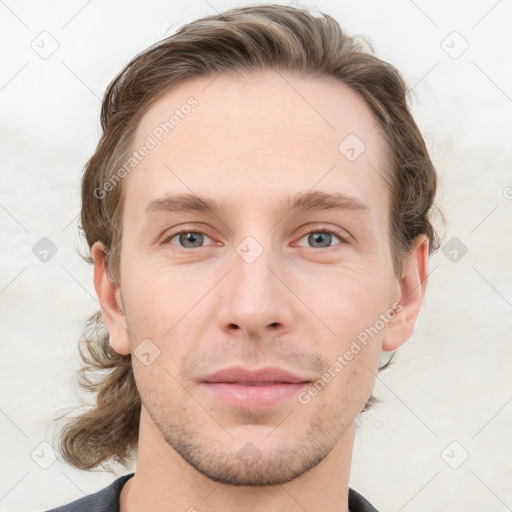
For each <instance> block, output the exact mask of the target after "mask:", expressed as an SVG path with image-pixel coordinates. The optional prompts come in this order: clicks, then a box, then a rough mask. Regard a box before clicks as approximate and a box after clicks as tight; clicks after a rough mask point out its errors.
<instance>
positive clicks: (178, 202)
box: [145, 191, 370, 214]
mask: <svg viewBox="0 0 512 512" xmlns="http://www.w3.org/2000/svg"><path fill="white" fill-rule="evenodd" d="M281 207H282V209H283V210H285V211H287V210H304V211H317V210H328V209H331V210H348V211H361V212H364V213H368V212H369V211H370V207H369V206H368V205H367V204H366V203H364V202H363V201H361V200H360V199H358V198H356V197H354V196H350V195H347V194H343V193H341V192H322V191H308V192H298V193H297V194H295V195H292V196H288V197H287V198H285V200H284V201H283V203H282V206H281ZM226 209H227V208H226V204H225V203H220V202H218V201H216V200H214V199H211V198H207V197H200V196H197V195H195V194H188V193H182V194H173V195H170V196H166V197H162V198H158V199H154V200H153V201H151V202H150V203H149V204H148V205H147V206H146V209H145V211H146V212H147V213H155V212H162V211H163V212H176V213H180V212H187V211H198V212H204V213H211V214H218V213H221V212H224V211H226Z"/></svg>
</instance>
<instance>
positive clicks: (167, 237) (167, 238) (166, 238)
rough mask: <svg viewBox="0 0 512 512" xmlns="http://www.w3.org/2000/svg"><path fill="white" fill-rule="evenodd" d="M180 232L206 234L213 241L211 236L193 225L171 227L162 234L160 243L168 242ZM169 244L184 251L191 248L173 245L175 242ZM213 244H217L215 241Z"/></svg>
mask: <svg viewBox="0 0 512 512" xmlns="http://www.w3.org/2000/svg"><path fill="white" fill-rule="evenodd" d="M182 233H199V234H201V235H205V236H207V237H208V238H209V239H210V240H213V241H214V242H215V239H214V238H213V237H212V236H210V235H209V234H208V233H207V232H206V231H205V230H202V229H200V228H198V227H194V226H181V227H179V228H176V229H172V228H171V229H170V230H168V231H166V234H165V235H164V236H163V239H162V242H161V243H162V244H163V245H165V244H168V243H170V241H171V240H172V239H173V238H174V237H176V236H177V235H181V234H182ZM171 245H174V247H177V248H178V249H183V250H186V251H190V250H191V249H188V248H186V247H180V246H179V245H175V244H171ZM215 245H219V244H218V242H216V244H215ZM205 247H206V246H205Z"/></svg>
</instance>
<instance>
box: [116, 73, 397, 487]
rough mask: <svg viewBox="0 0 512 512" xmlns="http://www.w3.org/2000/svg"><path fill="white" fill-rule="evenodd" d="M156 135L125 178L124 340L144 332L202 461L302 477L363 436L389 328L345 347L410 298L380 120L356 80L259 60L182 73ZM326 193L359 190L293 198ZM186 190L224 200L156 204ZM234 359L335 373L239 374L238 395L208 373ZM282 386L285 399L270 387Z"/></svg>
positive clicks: (245, 478) (226, 469)
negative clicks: (396, 242) (352, 84)
mask: <svg viewBox="0 0 512 512" xmlns="http://www.w3.org/2000/svg"><path fill="white" fill-rule="evenodd" d="M190 96H193V97H195V98H196V99H197V102H198V103H197V105H196V106H195V107H194V108H192V109H186V110H187V111H189V110H190V112H189V113H188V114H187V115H183V116H182V117H180V120H179V123H177V124H176V125H175V126H174V127H173V129H172V131H169V133H168V134H165V133H164V136H163V137H161V138H162V140H161V141H158V140H157V137H156V136H155V133H159V134H160V135H161V131H158V129H157V127H159V126H160V123H163V122H166V121H168V120H169V117H170V116H171V115H172V114H173V112H174V111H175V109H177V108H178V109H179V108H180V107H181V106H182V105H183V104H185V103H187V99H188V98H189V97H190ZM155 129H157V131H156V132H155ZM351 134H355V136H357V138H358V139H359V140H358V139H356V138H355V137H354V135H351ZM148 136H151V138H152V139H154V140H155V141H156V142H157V145H156V147H154V148H152V149H151V150H150V151H149V152H148V154H147V156H145V157H144V158H143V159H142V160H141V162H140V163H139V164H138V165H137V166H136V168H135V169H134V170H133V171H131V173H130V174H129V176H128V177H127V178H126V179H125V181H124V182H123V184H122V186H123V187H125V205H124V211H123V240H122V250H121V268H120V269H121V272H120V275H121V286H120V295H121V298H122V305H123V309H124V314H125V320H126V324H127V327H128V334H126V333H125V339H124V340H122V341H121V342H118V346H119V344H120V343H121V344H123V343H124V345H125V346H127V347H129V348H128V350H130V349H131V351H132V352H133V351H134V350H136V348H137V347H138V346H139V344H141V343H142V342H144V345H141V347H144V350H142V352H143V353H144V354H145V355H143V356H142V357H141V358H140V360H139V359H138V358H137V357H133V367H134V374H135V379H136V383H137V387H138V390H139V393H140V395H141V398H142V403H143V407H144V408H145V410H146V411H147V413H148V414H149V415H150V416H151V418H152V419H153V421H154V423H155V425H156V426H157V428H158V429H159V430H160V432H161V435H162V436H163V438H164V439H165V440H166V441H167V443H168V444H169V445H170V446H172V448H174V449H175V450H176V451H177V452H179V453H180V454H181V455H182V456H183V457H184V459H185V460H187V461H188V462H189V463H190V464H191V465H192V466H193V467H195V468H196V469H197V470H199V471H200V472H201V473H203V474H204V475H206V476H208V477H210V478H212V479H214V480H218V481H221V482H224V483H231V484H236V483H238V484H246V485H266V484H276V483H282V482H286V481H289V480H291V479H293V478H295V477H297V476H298V475H300V474H302V473H304V472H305V471H306V470H308V469H310V468H312V467H313V466H314V465H316V464H317V463H318V462H320V461H321V460H322V459H323V458H324V457H325V456H326V455H328V453H329V452H330V451H331V450H332V449H333V448H334V447H335V446H336V444H337V443H338V442H339V441H340V439H342V437H343V436H344V435H347V436H348V435H349V434H350V433H351V428H352V427H353V424H354V420H355V418H356V416H357V414H358V413H359V412H360V410H361V409H362V407H363V406H364V404H365V403H366V401H367V399H368V397H369V395H370V394H371V391H372V389H373V385H374V381H375V372H376V371H377V367H378V364H379V360H380V354H381V349H382V339H383V335H384V333H385V331H386V327H384V328H381V329H380V330H379V332H378V334H377V335H374V336H373V337H368V341H367V343H366V344H363V343H361V342H359V343H358V345H359V347H360V351H358V352H357V353H356V351H355V350H353V353H354V356H353V358H352V359H351V360H350V361H347V359H346V358H344V354H345V353H346V351H347V350H349V349H350V348H351V347H354V344H353V342H354V340H357V339H358V338H357V337H358V335H359V334H360V333H361V332H362V331H364V329H365V328H370V327H371V326H374V325H375V324H376V321H377V320H378V319H379V315H381V314H383V313H386V312H389V311H390V308H391V307H392V304H393V303H394V302H395V301H396V300H397V299H399V297H400V293H399V285H398V280H397V278H396V277H395V276H394V274H393V268H392V260H391V254H390V248H389V239H388V226H389V213H388V212H389V197H388V196H389V193H388V190H387V188H386V185H385V182H384V180H383V178H382V176H381V175H380V174H384V173H385V171H384V168H383V166H384V162H385V146H384V142H383V139H382V137H381V135H380V134H379V133H378V130H377V129H376V122H375V119H374V117H373V116H372V114H371V112H370V110H369V109H368V107H367V106H366V105H365V103H364V101H363V100H362V99H361V98H360V97H359V96H358V95H357V94H356V93H355V92H353V91H352V90H351V89H349V88H348V87H346V86H344V85H343V84H341V83H324V82H321V81H317V80H314V81H312V80H307V79H305V78H299V77H297V76H294V75H289V74H283V75H282V76H281V75H279V74H267V75H264V74H261V73H254V74H252V75H250V76H249V81H245V80H242V79H235V78H232V77H227V76H219V77H217V78H216V79H215V80H213V82H212V78H211V77H209V78H200V79H194V80H191V81H188V82H186V83H183V84H181V85H180V86H178V87H176V88H175V89H173V90H172V91H170V92H168V93H167V94H166V95H165V96H164V97H163V98H162V99H160V100H159V101H158V102H157V103H155V104H154V105H153V106H152V107H151V108H150V109H149V110H148V111H147V112H146V113H145V115H144V116H143V118H142V119H141V121H140V123H139V126H138V128H137V131H136V135H135V141H134V144H133V149H134V150H135V149H137V148H140V147H141V146H142V145H144V144H145V143H146V142H147V140H148V139H147V137H148ZM347 137H349V138H348V139H346V138H347ZM345 139H346V140H345ZM344 140H345V142H344V143H343V144H342V146H341V150H340V149H339V146H340V143H342V141H344ZM361 141H362V143H364V146H365V148H363V146H362V145H361ZM351 148H353V150H352V149H351ZM362 149H364V151H363V152H362V153H361V150H362ZM359 153H361V154H359ZM354 157H356V158H355V159H354ZM319 192H323V193H326V194H338V195H339V196H340V197H341V196H348V197H350V198H352V199H348V200H346V201H344V206H343V205H342V207H339V208H320V207H318V208H311V207H312V206H314V204H315V201H309V202H306V203H305V204H304V207H303V208H300V207H297V208H291V204H292V202H293V200H294V199H296V198H297V197H298V196H299V195H305V194H313V193H319ZM183 194H190V195H192V197H195V198H197V197H200V198H207V199H209V200H211V201H214V202H215V203H218V204H219V205H221V206H222V207H223V208H222V209H221V210H219V211H215V212H209V211H205V210H194V209H192V210H188V209H186V208H185V209H180V210H176V209H173V208H172V203H171V202H168V203H167V204H166V203H164V202H161V203H153V207H149V208H148V206H149V205H151V204H152V202H153V201H156V200H161V199H165V198H170V197H173V196H176V195H183ZM287 201H290V202H289V203H287ZM356 203H357V204H359V207H356V206H355V204H356ZM159 204H160V206H158V205H159ZM174 204H175V205H176V204H177V203H174ZM188 204H189V205H190V201H189V202H188ZM179 229H184V230H185V232H188V233H190V234H189V235H188V236H187V234H186V233H185V234H183V235H181V236H180V235H179V234H178V233H177V232H178V230H179ZM359 339H360V338H359ZM158 351H159V352H158ZM137 353H138V354H139V356H140V351H137ZM158 354H159V355H158ZM339 356H341V358H342V360H343V361H344V363H343V364H342V369H341V370H340V369H339V366H338V365H335V363H336V361H340V358H339ZM144 363H146V364H144ZM234 366H240V367H242V368H245V369H248V370H253V369H260V368H263V367H267V366H274V367H276V366H277V367H279V368H283V369H286V370H288V371H290V372H292V373H293V374H295V375H296V376H299V377H301V378H302V379H304V380H308V381H312V383H314V382H316V381H317V380H321V381H323V383H324V384H325V385H323V386H322V390H321V391H318V392H317V394H316V395H315V394H314V393H309V391H308V390H310V388H311V385H312V384H311V383H310V384H309V385H307V384H306V385H302V386H295V387H290V386H291V385H289V384H288V386H289V387H288V388H286V386H287V385H286V384H282V385H281V386H274V388H273V389H274V391H273V390H271V388H267V390H265V389H264V387H263V386H259V387H255V386H244V385H243V384H241V385H238V387H237V388H236V389H237V390H238V395H237V394H236V393H235V392H234V391H233V392H230V391H229V390H228V391H226V393H227V394H226V395H225V394H223V393H221V392H218V391H214V388H215V389H217V390H219V389H220V388H219V386H218V385H217V387H215V385H212V384H205V383H204V382H202V381H203V380H204V378H205V376H206V375H208V374H211V373H213V372H216V371H217V370H221V369H225V368H228V367H234ZM334 367H336V368H337V369H338V370H336V369H334ZM329 369H331V378H330V379H329V381H328V378H326V377H323V376H324V374H325V372H328V371H329ZM225 386H226V385H225ZM227 386H229V385H227ZM242 386H243V387H242ZM285 388H286V389H288V390H291V391H288V392H287V391H286V389H285ZM232 389H235V388H234V387H233V388H232ZM279 389H281V390H283V392H284V393H285V395H286V396H285V397H284V398H281V399H276V398H275V397H273V398H272V400H269V401H268V402H265V397H264V394H265V393H267V395H266V396H267V397H268V396H269V395H272V396H273V393H275V392H278V391H275V390H279ZM318 389H320V388H318ZM233 393H234V396H233ZM300 393H301V394H300ZM299 394H300V396H301V397H302V400H300V399H299ZM226 396H227V397H228V398H226ZM229 397H231V398H229ZM237 397H238V398H237ZM240 397H241V398H240ZM247 397H252V398H250V399H249V398H247ZM307 397H309V400H308V399H307ZM246 398H247V399H246ZM251 400H252V401H251ZM248 460H249V461H250V463H248Z"/></svg>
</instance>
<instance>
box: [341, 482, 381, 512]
mask: <svg viewBox="0 0 512 512" xmlns="http://www.w3.org/2000/svg"><path fill="white" fill-rule="evenodd" d="M348 508H349V512H378V510H377V509H376V508H375V507H374V506H373V505H372V504H371V503H370V502H369V501H368V500H367V499H366V498H364V497H363V496H361V495H360V494H359V493H358V492H357V491H354V489H352V488H350V487H349V489H348Z"/></svg>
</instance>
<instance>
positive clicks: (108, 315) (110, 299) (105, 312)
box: [91, 242, 130, 355]
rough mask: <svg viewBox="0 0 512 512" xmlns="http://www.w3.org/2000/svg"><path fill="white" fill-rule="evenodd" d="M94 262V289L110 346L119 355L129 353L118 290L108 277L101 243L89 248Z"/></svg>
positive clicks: (124, 320) (124, 318)
mask: <svg viewBox="0 0 512 512" xmlns="http://www.w3.org/2000/svg"><path fill="white" fill-rule="evenodd" d="M91 255H92V258H93V261H94V288H95V290H96V295H97V296H98V300H99V302H100V306H101V314H102V316H103V322H104V323H105V326H106V328H107V330H108V332H109V334H110V344H111V346H112V348H113V349H114V350H115V351H116V352H117V353H119V354H122V355H127V354H129V353H130V344H129V340H128V336H127V331H126V317H125V315H124V311H123V307H122V302H121V294H120V291H119V288H118V287H117V285H116V284H115V283H114V281H113V280H112V278H111V277H110V276H109V273H108V270H107V266H106V262H105V248H104V246H103V244H102V243H101V242H96V243H95V244H94V245H93V246H92V248H91Z"/></svg>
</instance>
